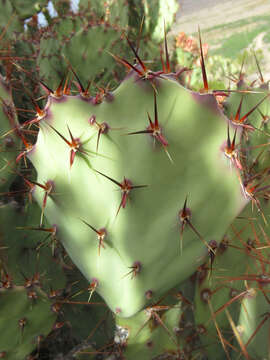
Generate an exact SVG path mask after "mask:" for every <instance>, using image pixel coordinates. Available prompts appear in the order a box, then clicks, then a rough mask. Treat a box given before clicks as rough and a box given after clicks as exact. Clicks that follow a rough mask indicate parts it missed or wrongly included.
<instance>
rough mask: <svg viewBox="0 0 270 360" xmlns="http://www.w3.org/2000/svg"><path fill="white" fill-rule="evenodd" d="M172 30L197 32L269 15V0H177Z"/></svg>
mask: <svg viewBox="0 0 270 360" xmlns="http://www.w3.org/2000/svg"><path fill="white" fill-rule="evenodd" d="M179 4H180V9H179V11H178V13H177V15H176V19H177V20H176V25H175V26H174V28H173V32H174V31H175V32H176V33H177V32H179V31H184V32H186V33H188V34H190V33H193V32H197V30H198V25H200V28H201V29H207V28H210V27H213V26H215V25H220V24H226V23H230V22H234V21H237V20H240V19H245V18H246V17H249V16H255V15H265V14H268V15H270V1H269V0H179Z"/></svg>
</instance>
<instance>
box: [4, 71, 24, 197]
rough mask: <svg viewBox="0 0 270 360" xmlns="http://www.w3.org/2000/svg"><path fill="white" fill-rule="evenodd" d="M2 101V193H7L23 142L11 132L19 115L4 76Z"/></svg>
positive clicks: (15, 133) (16, 134) (16, 124)
mask: <svg viewBox="0 0 270 360" xmlns="http://www.w3.org/2000/svg"><path fill="white" fill-rule="evenodd" d="M0 101H1V105H0V121H1V130H0V152H1V156H0V192H3V191H5V192H6V191H8V189H9V186H10V185H11V183H12V181H13V180H14V178H15V172H14V171H15V169H16V167H17V165H16V157H17V151H18V148H19V147H20V146H21V140H20V137H19V132H18V131H16V129H15V130H14V131H11V129H14V128H16V126H18V122H17V115H16V110H15V106H14V104H13V101H12V96H11V89H10V88H9V87H8V85H7V83H6V82H5V80H4V79H3V77H2V76H1V77H0Z"/></svg>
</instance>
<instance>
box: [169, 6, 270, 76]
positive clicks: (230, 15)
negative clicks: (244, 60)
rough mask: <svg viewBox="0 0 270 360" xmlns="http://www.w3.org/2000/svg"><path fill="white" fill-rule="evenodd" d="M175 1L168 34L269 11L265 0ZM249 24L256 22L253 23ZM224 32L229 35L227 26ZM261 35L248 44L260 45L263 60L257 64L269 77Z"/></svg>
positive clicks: (268, 54) (267, 49)
mask: <svg viewBox="0 0 270 360" xmlns="http://www.w3.org/2000/svg"><path fill="white" fill-rule="evenodd" d="M179 4H180V8H179V11H178V13H177V15H176V24H175V25H174V26H173V28H172V31H171V34H172V35H176V34H177V33H178V32H180V31H184V32H186V33H187V34H192V33H197V32H198V25H199V26H200V28H201V30H204V29H209V28H212V27H213V26H216V25H222V24H228V23H231V22H235V21H237V20H241V19H243V20H245V19H246V18H247V17H251V16H260V15H270V1H269V0H179ZM253 26H256V23H254V24H253ZM269 28H270V24H269ZM209 35H210V34H209ZM226 35H227V36H229V35H230V32H229V30H228V31H227V32H226V33H225V34H224V36H226ZM264 35H265V34H264V33H261V34H259V35H258V36H257V37H256V39H255V40H254V42H253V44H252V46H254V48H255V49H262V51H263V56H264V60H263V63H261V68H262V70H263V73H264V76H265V77H266V78H267V79H270V46H269V44H266V43H265V42H264V41H263V37H264ZM212 36H213V34H211V37H212ZM217 36H223V34H217ZM209 40H210V39H209ZM204 41H205V42H207V38H205V37H204ZM210 46H211V41H210Z"/></svg>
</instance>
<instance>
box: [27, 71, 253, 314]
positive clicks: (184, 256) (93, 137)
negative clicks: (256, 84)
mask: <svg viewBox="0 0 270 360" xmlns="http://www.w3.org/2000/svg"><path fill="white" fill-rule="evenodd" d="M154 86H155V87H156V88H157V95H156V93H155V91H154V90H153V87H152V86H151V83H150V82H149V80H142V79H139V78H138V77H137V76H136V75H134V74H133V75H132V74H131V75H130V76H129V77H128V78H127V79H126V80H125V81H124V82H123V83H122V84H121V86H120V87H119V88H118V89H117V90H116V91H115V92H114V93H112V94H110V96H109V97H108V98H107V101H106V100H105V101H104V102H103V103H101V104H99V105H95V104H93V99H91V98H89V99H85V98H83V97H82V95H79V96H67V95H62V96H60V97H58V98H56V97H55V96H53V94H52V96H50V97H49V100H48V103H47V105H46V108H45V109H46V110H45V112H46V113H45V115H44V117H43V119H42V120H41V121H40V122H39V126H40V132H39V135H38V139H37V142H36V144H35V146H34V147H33V150H32V151H31V152H28V159H30V161H31V162H32V164H33V165H34V166H35V168H36V170H37V172H38V178H37V183H38V184H39V185H36V186H35V189H34V196H35V198H37V199H38V201H39V203H40V205H41V206H42V208H43V210H42V211H43V212H44V214H45V216H46V217H47V218H48V220H49V221H50V222H52V223H54V224H56V227H57V229H58V231H59V234H60V237H61V238H62V239H63V244H64V246H65V248H66V250H67V252H68V253H69V254H70V256H71V258H72V260H73V261H74V262H75V264H76V265H77V266H78V267H79V268H80V269H81V271H82V272H83V274H84V275H85V276H86V277H87V279H88V280H89V282H92V281H93V280H95V287H96V291H97V292H98V293H100V294H101V295H102V296H103V297H104V298H105V300H106V302H107V304H108V305H109V306H110V308H111V309H112V311H114V312H116V313H119V314H121V315H122V316H125V317H127V316H131V315H134V314H135V313H136V312H137V311H139V310H140V309H141V308H142V307H143V306H144V305H145V303H146V296H145V294H146V293H147V291H149V290H151V291H152V292H153V294H154V296H160V295H162V294H163V293H164V292H165V291H167V290H169V289H170V288H171V287H173V286H174V285H176V284H177V283H178V282H179V281H181V280H183V279H184V278H186V277H187V276H189V275H191V273H192V272H193V271H194V270H195V269H196V268H197V266H198V264H200V262H202V261H203V259H205V257H207V256H208V252H209V251H211V248H210V246H209V245H208V243H209V241H210V240H211V239H212V238H220V237H221V236H222V234H223V233H224V232H225V230H226V228H227V227H228V225H229V224H230V223H231V221H232V220H233V219H234V217H235V216H236V215H237V214H238V213H239V211H240V210H241V208H242V207H243V206H244V204H245V203H246V200H245V198H244V196H243V194H242V193H241V189H240V185H239V180H238V177H237V174H236V172H234V171H231V169H230V164H229V163H228V162H227V160H226V157H225V155H224V151H223V150H222V147H223V144H224V142H225V140H226V136H227V127H228V122H227V121H226V118H225V117H223V116H222V114H221V113H220V112H219V110H218V108H217V106H216V105H215V102H214V101H215V99H214V97H213V96H211V95H210V96H209V95H206V96H204V95H202V97H203V98H204V97H205V98H206V99H205V100H206V101H207V102H208V103H211V101H212V105H211V104H210V105H208V106H207V105H206V104H204V105H202V104H200V103H199V101H200V99H198V98H195V97H194V96H193V94H192V93H191V92H189V91H186V90H185V89H184V88H182V87H181V86H180V85H178V84H177V82H176V81H174V80H172V79H170V78H169V77H166V78H164V79H158V80H157V79H155V85H154ZM211 107H212V108H211ZM72 113H76V120H75V119H74V118H73V116H70V114H72ZM198 128H201V131H200V137H199V138H198V139H197V142H198V143H197V146H196V148H194V147H193V145H192V143H191V142H190V140H189V139H191V137H192V134H193V133H194V129H198ZM210 174H211V175H210ZM198 178H200V179H201V180H203V181H202V182H198V180H197V179H198ZM115 190H118V191H115ZM44 199H46V204H45V200H44ZM217 199H219V201H217ZM225 201H226V206H224V202H225ZM42 204H43V205H42ZM217 208H218V211H217ZM203 209H204V210H203ZM214 223H215V226H213V224H214ZM68 224H69V225H68ZM160 227H161V228H160ZM161 229H162V230H161ZM77 233H80V236H79V237H78V236H76V234H77ZM191 259H192V260H191ZM105 264H106V265H105ZM164 268H166V271H164V270H163V269H164ZM119 292H121V293H122V294H123V296H122V298H119V296H118V295H119Z"/></svg>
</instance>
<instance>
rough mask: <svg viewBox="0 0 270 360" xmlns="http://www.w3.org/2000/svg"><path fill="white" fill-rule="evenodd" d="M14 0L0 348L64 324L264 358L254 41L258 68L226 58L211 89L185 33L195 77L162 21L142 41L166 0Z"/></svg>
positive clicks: (1, 212) (130, 348) (130, 339)
mask: <svg viewBox="0 0 270 360" xmlns="http://www.w3.org/2000/svg"><path fill="white" fill-rule="evenodd" d="M18 3H19V2H18V1H17V2H14V4H13V3H12V2H9V1H8V2H5V4H3V5H5V6H4V7H3V9H5V11H7V12H8V13H9V14H14V15H13V16H14V23H13V24H12V25H10V26H11V27H10V28H9V25H8V24H7V26H6V28H4V29H3V37H2V39H1V41H2V42H1V49H3V50H5V51H6V53H5V56H3V59H2V64H1V71H2V76H1V83H0V85H1V86H0V91H1V93H0V96H1V103H2V113H1V114H0V121H1V124H3V125H2V127H1V134H0V136H1V137H0V140H1V143H0V146H1V152H0V155H1V156H0V166H1V173H0V175H1V179H3V181H2V185H1V200H2V201H1V208H0V218H1V228H0V270H1V293H0V303H1V304H2V305H1V314H0V315H1V324H0V325H1V326H2V328H3V329H4V328H7V325H8V324H9V322H10V326H9V331H8V332H7V333H6V335H5V337H4V338H3V339H1V340H2V341H1V340H0V357H2V358H7V359H10V360H12V359H14V360H15V359H22V358H25V357H26V356H28V358H29V359H31V358H36V359H39V358H44V356H45V357H47V358H50V357H52V358H53V356H55V353H57V352H58V353H59V352H60V351H59V350H57V345H56V343H57V341H56V339H60V340H59V341H61V340H62V342H64V339H67V340H66V343H68V344H69V345H68V346H65V345H62V349H61V351H62V352H65V353H64V354H63V356H68V357H72V358H77V359H94V358H95V356H96V355H97V354H99V356H103V358H106V356H110V355H112V356H114V358H119V359H120V358H121V359H124V358H125V359H130V360H133V359H137V358H141V359H164V358H166V359H210V360H212V359H225V358H226V359H238V358H241V357H242V358H243V357H244V358H245V359H250V360H253V359H254V360H255V359H264V358H265V359H266V358H268V357H269V339H268V328H267V326H268V325H267V323H268V321H269V311H268V307H269V295H268V293H269V289H268V288H269V260H268V258H269V256H268V249H269V234H268V233H269V229H268V227H267V223H268V222H269V187H270V185H269V160H268V155H269V151H268V145H269V139H268V138H269V136H270V132H269V129H268V127H269V123H268V119H269V92H268V88H267V83H265V81H264V79H263V76H262V73H261V70H260V68H259V62H258V59H257V58H255V59H256V66H257V67H258V70H259V73H260V79H259V80H260V83H259V84H258V82H259V81H257V83H256V84H255V82H254V83H252V84H249V85H248V84H247V83H246V82H245V79H244V75H243V74H242V68H241V70H240V76H239V79H238V80H237V81H236V82H237V84H236V85H237V86H236V89H213V88H212V87H213V86H214V84H215V82H212V81H211V82H209V83H208V77H207V70H206V67H207V63H206V61H205V56H204V55H205V54H204V53H203V46H202V41H201V36H200V33H199V46H198V49H197V50H198V58H199V59H198V61H199V64H200V72H201V73H202V81H201V84H203V88H202V89H200V91H199V92H198V91H195V90H194V89H193V90H192V89H190V88H186V87H185V86H183V84H181V82H182V79H181V77H180V79H179V75H180V74H181V73H182V72H183V71H184V70H187V68H186V67H184V66H181V67H180V69H177V68H175V67H174V64H173V63H172V62H170V59H169V57H170V56H169V52H168V46H167V38H166V34H165V39H164V44H162V45H161V46H162V49H161V48H160V44H159V41H160V40H161V38H162V37H163V35H164V33H166V31H164V29H163V27H165V24H164V20H163V18H162V16H161V14H163V15H164V11H163V10H162V9H163V8H162V6H165V5H166V9H168V11H169V16H168V17H166V25H168V26H170V25H171V22H172V19H173V16H174V13H175V11H176V7H175V4H176V2H175V1H166V2H160V1H142V2H138V7H134V3H135V2H133V1H130V2H125V1H121V2H115V1H110V2H105V1H101V2H97V1H93V2H88V1H80V3H79V8H78V12H77V13H76V14H75V13H74V11H73V10H72V9H71V7H70V2H69V1H66V0H65V1H59V2H54V4H55V6H56V10H57V13H58V14H57V16H56V17H52V16H51V15H50V14H49V11H48V8H46V5H47V2H42V3H39V5H38V6H37V4H36V3H35V4H34V6H33V3H31V4H30V3H29V6H28V4H27V7H25V9H23V11H19V10H20V9H19V7H18ZM164 4H165V5H164ZM156 5H158V6H156ZM119 9H121V14H120V16H118V14H119ZM151 9H152V12H153V16H151V17H150V16H149V13H150V12H151ZM154 10H155V11H154ZM36 12H42V13H43V14H45V16H46V18H47V21H48V25H46V26H44V27H40V25H39V24H38V21H37V14H36ZM143 15H144V17H145V20H144V22H143V21H141V17H142V16H143ZM30 16H31V21H30V22H28V25H27V26H26V23H24V19H25V18H27V17H30ZM22 24H23V26H22ZM161 24H162V30H161ZM24 25H25V26H24ZM135 27H137V31H138V39H136V36H135ZM16 28H17V29H19V28H20V29H21V34H18V33H16V32H15V29H16ZM93 38H94V40H93ZM139 40H140V41H139ZM89 44H90V45H89ZM100 49H101V50H100ZM149 49H150V50H149ZM151 49H154V50H153V51H152V50H151ZM14 51H17V55H18V56H15V53H14ZM102 51H103V52H102ZM163 53H164V54H165V59H163V57H164V56H163ZM29 54H32V59H31V61H32V65H30V62H29V61H30V60H29ZM26 55H28V56H26ZM159 55H161V61H157V58H158V57H159ZM152 60H155V62H154V63H153V62H151V61H152ZM33 64H34V66H33ZM63 64H64V65H63ZM181 65H183V64H181ZM255 85H256V87H255ZM23 87H24V88H25V89H26V90H25V91H24V92H22V90H21V89H22V88H23ZM27 98H28V100H26V99H27ZM13 103H14V104H15V105H14V104H13ZM33 107H34V110H33ZM29 110H31V111H30V112H29ZM33 112H34V115H33V116H32V115H31V114H32V113H33ZM24 113H25V114H26V116H25V117H24V116H22V115H23V114H24ZM10 139H11V140H12V149H11V151H9V145H10V143H11V140H10ZM194 140H195V141H194ZM60 243H61V244H60ZM75 268H77V269H78V270H79V271H78V270H76V269H75ZM30 298H31V299H30ZM7 306H10V307H11V308H15V309H16V312H14V316H13V317H10V316H9V314H8V311H6V309H7ZM2 332H3V333H4V330H2ZM41 334H42V335H43V337H42V338H41V336H40V335H41ZM36 340H37V341H36ZM50 341H51V342H52V341H53V342H54V346H51V345H50V344H51V343H50ZM258 344H259V345H258ZM54 347H55V350H53V348H54ZM65 347H66V348H65ZM64 348H65V349H64ZM63 349H64V350H63ZM53 351H55V353H54V354H53ZM44 354H45V355H44ZM58 355H59V354H58ZM59 356H60V355H59ZM108 358H110V357H108Z"/></svg>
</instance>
